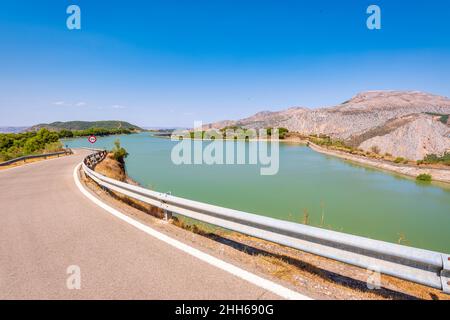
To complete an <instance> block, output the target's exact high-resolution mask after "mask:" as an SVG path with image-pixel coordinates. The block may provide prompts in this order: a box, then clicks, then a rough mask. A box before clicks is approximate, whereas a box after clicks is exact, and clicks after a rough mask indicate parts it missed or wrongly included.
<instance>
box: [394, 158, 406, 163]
mask: <svg viewBox="0 0 450 320" xmlns="http://www.w3.org/2000/svg"><path fill="white" fill-rule="evenodd" d="M394 162H395V163H402V162H405V158H402V157H397V158H395V160H394Z"/></svg>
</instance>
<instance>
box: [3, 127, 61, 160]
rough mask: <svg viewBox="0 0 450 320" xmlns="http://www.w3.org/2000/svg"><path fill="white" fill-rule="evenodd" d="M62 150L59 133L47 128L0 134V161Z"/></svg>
mask: <svg viewBox="0 0 450 320" xmlns="http://www.w3.org/2000/svg"><path fill="white" fill-rule="evenodd" d="M61 150H62V145H61V143H60V142H59V135H58V133H56V132H51V131H49V130H47V129H40V130H39V131H37V132H24V133H6V134H0V161H7V160H10V159H14V158H18V157H22V156H26V155H32V154H41V153H50V152H57V151H61Z"/></svg>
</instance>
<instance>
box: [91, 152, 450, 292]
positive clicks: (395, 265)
mask: <svg viewBox="0 0 450 320" xmlns="http://www.w3.org/2000/svg"><path fill="white" fill-rule="evenodd" d="M105 156H106V151H101V152H98V153H94V154H91V155H89V156H87V157H86V158H85V160H84V162H83V164H82V168H83V170H84V172H85V173H86V175H87V176H89V177H90V178H92V179H93V180H94V181H95V182H97V183H98V184H99V185H101V186H103V187H105V188H107V189H109V190H112V191H115V192H118V193H121V194H123V195H126V196H129V197H131V198H134V199H136V200H140V201H142V202H144V203H148V204H150V205H153V206H155V207H158V208H161V209H163V210H164V211H165V213H166V218H169V217H170V216H171V214H172V213H175V214H178V215H182V216H185V217H189V218H192V219H195V220H198V221H202V222H205V223H209V224H212V225H215V226H219V227H222V228H225V229H228V230H232V231H236V232H239V233H243V234H246V235H249V236H253V237H256V238H260V239H264V240H267V241H270V242H274V243H278V244H281V245H285V246H288V247H292V248H295V249H299V250H302V251H306V252H309V253H312V254H316V255H319V256H322V257H326V258H330V259H333V260H337V261H341V262H344V263H348V264H351V265H354V266H358V267H361V268H366V269H370V270H372V271H377V272H380V273H383V274H387V275H391V276H394V277H398V278H401V279H405V280H409V281H412V282H416V283H419V284H423V285H426V286H429V287H433V288H437V289H440V290H442V291H443V292H445V293H450V255H448V254H444V253H440V252H434V251H430V250H424V249H418V248H412V247H407V246H403V245H398V244H393V243H389V242H384V241H379V240H373V239H369V238H364V237H360V236H355V235H350V234H345V233H341V232H336V231H331V230H325V229H320V228H316V227H312V226H307V225H302V224H298V223H294V222H289V221H283V220H278V219H274V218H269V217H264V216H260V215H256V214H251V213H247V212H241V211H237V210H233V209H228V208H223V207H219V206H214V205H210V204H206V203H202V202H198V201H193V200H188V199H184V198H179V197H175V196H172V195H169V194H165V193H160V192H155V191H152V190H148V189H145V188H142V187H139V186H134V185H130V184H127V183H124V182H120V181H117V180H114V179H111V178H108V177H105V176H103V175H101V174H99V173H97V172H95V171H93V169H92V168H93V166H95V164H97V163H98V162H100V161H102V160H103V159H104V158H105Z"/></svg>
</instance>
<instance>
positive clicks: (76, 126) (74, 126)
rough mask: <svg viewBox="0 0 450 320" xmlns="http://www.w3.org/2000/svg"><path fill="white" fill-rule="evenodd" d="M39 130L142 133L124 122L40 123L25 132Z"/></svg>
mask: <svg viewBox="0 0 450 320" xmlns="http://www.w3.org/2000/svg"><path fill="white" fill-rule="evenodd" d="M41 128H46V129H48V130H52V131H60V130H64V129H65V130H87V129H91V128H99V129H129V130H135V131H142V130H143V129H141V128H139V127H138V126H135V125H133V124H131V123H128V122H125V121H116V120H110V121H68V122H59V121H58V122H52V123H41V124H38V125H35V126H32V127H31V128H29V129H27V131H37V130H39V129H41Z"/></svg>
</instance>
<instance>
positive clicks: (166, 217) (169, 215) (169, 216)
mask: <svg viewBox="0 0 450 320" xmlns="http://www.w3.org/2000/svg"><path fill="white" fill-rule="evenodd" d="M170 219H172V212H170V211H168V210H164V220H166V221H169V220H170Z"/></svg>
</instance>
